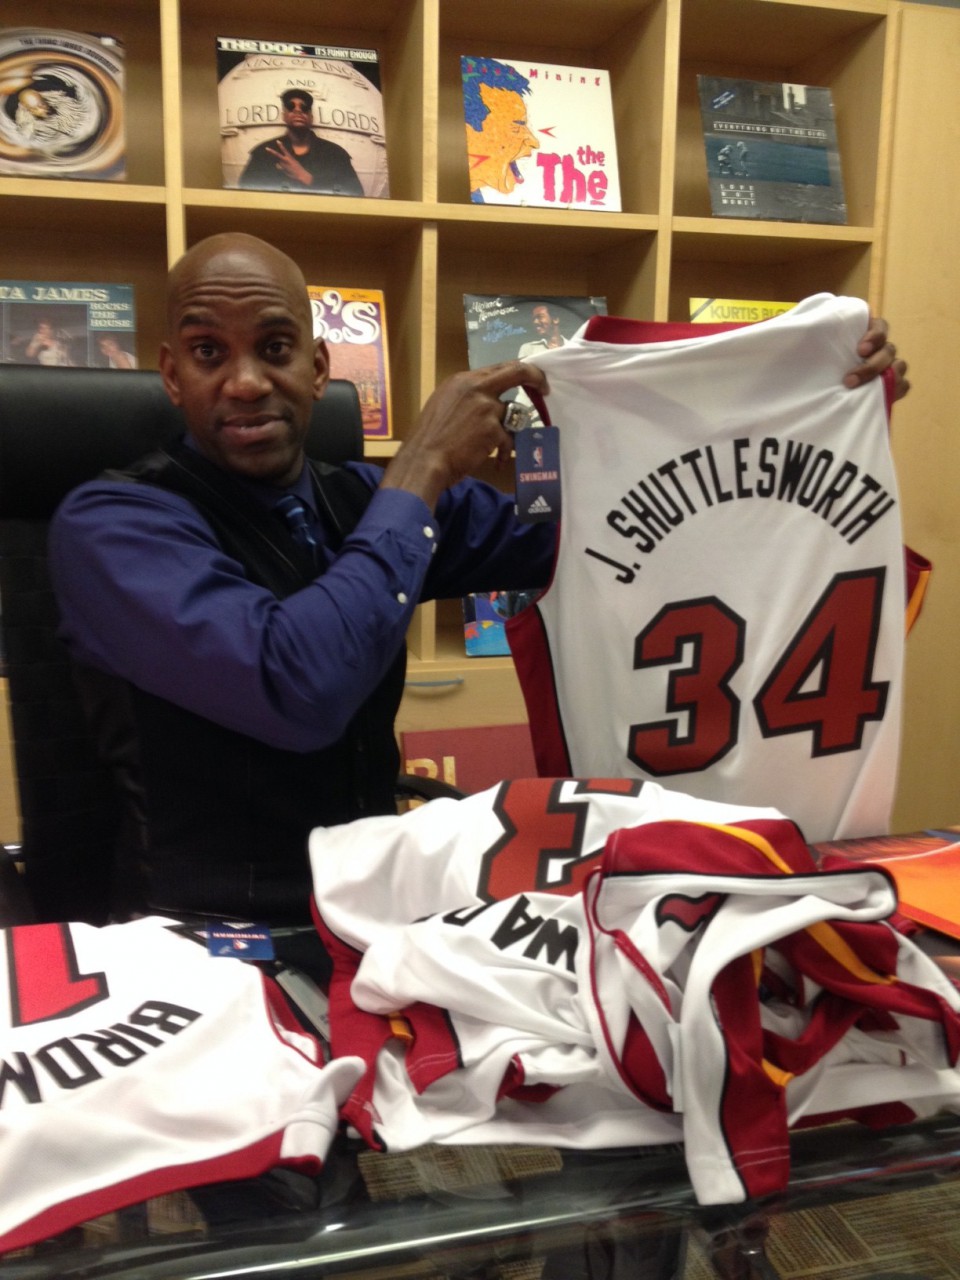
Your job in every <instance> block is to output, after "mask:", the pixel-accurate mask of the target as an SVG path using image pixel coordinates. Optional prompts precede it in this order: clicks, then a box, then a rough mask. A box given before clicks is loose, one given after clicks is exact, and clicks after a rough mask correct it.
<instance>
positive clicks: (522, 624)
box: [506, 604, 572, 778]
mask: <svg viewBox="0 0 960 1280" xmlns="http://www.w3.org/2000/svg"><path fill="white" fill-rule="evenodd" d="M506 632H507V639H508V640H509V643H510V652H511V654H512V655H513V665H514V667H515V668H516V672H517V677H518V679H519V681H520V690H521V692H522V693H523V700H524V702H525V704H526V707H527V717H528V719H529V721H530V728H531V730H533V733H532V735H531V736H532V740H533V758H534V761H535V762H536V766H537V773H538V775H539V776H540V777H541V778H564V777H569V776H570V774H571V772H572V770H571V766H570V753H569V751H568V750H567V742H566V738H565V736H564V732H563V722H562V720H561V718H560V704H559V702H558V701H557V681H556V679H555V678H554V674H553V661H552V659H551V656H550V643H549V641H548V639H547V632H546V628H545V627H544V625H543V618H542V617H541V615H540V610H539V609H538V608H537V606H536V605H535V604H532V605H531V606H530V607H529V608H528V609H523V610H521V612H520V613H517V614H514V616H513V617H512V618H508V619H507V621H506Z"/></svg>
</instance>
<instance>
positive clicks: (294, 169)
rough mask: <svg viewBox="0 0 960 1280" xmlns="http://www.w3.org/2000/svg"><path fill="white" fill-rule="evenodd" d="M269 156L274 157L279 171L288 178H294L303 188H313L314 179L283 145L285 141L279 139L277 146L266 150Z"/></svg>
mask: <svg viewBox="0 0 960 1280" xmlns="http://www.w3.org/2000/svg"><path fill="white" fill-rule="evenodd" d="M266 151H267V155H271V156H273V158H274V160H276V162H277V169H278V170H279V171H280V173H282V174H285V175H286V177H288V178H292V179H293V181H294V182H299V183H300V185H301V186H304V187H312V186H313V178H312V177H311V176H310V174H309V173H308V172H307V170H306V169H305V168H304V167H303V165H302V164H301V163H300V161H299V160H298V159H297V157H296V156H295V155H294V154H293V152H292V151H288V150H287V149H286V147H285V146H284V145H283V139H282V138H278V139H277V141H276V144H275V145H274V146H272V147H267V148H266Z"/></svg>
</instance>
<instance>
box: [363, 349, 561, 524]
mask: <svg viewBox="0 0 960 1280" xmlns="http://www.w3.org/2000/svg"><path fill="white" fill-rule="evenodd" d="M521 385H523V386H527V387H532V388H533V389H534V390H535V391H539V392H541V393H542V394H545V393H546V391H547V379H546V377H545V375H544V374H543V373H541V371H540V370H539V369H537V368H536V367H535V366H534V365H531V364H525V363H523V362H521V361H520V360H508V361H505V362H504V363H503V364H493V365H488V366H487V367H486V368H484V369H473V370H471V371H470V372H469V373H456V374H454V375H453V377H452V378H447V379H446V381H444V382H441V384H440V385H439V386H438V387H437V389H436V390H435V391H434V393H433V395H431V396H430V398H429V400H427V403H426V404H425V405H424V406H423V412H422V413H421V415H420V423H419V425H418V427H417V429H416V431H415V432H414V434H413V435H412V436H411V437H410V439H409V440H407V441H406V442H405V443H404V445H403V446H402V447H401V449H400V450H399V451H398V453H397V454H396V456H395V457H394V458H393V460H392V461H391V463H390V465H389V466H388V467H387V469H386V472H385V473H384V477H383V481H382V485H383V487H384V488H392V489H407V490H409V491H410V492H412V493H416V494H418V495H419V496H420V497H421V498H423V500H424V501H425V502H426V503H427V505H428V506H429V507H430V508H431V509H432V508H433V507H435V506H436V503H437V499H438V498H439V497H440V494H441V493H442V492H443V491H444V489H448V488H449V487H450V486H451V485H452V484H456V483H457V481H458V480H462V479H463V478H464V476H467V475H470V473H471V472H473V471H475V470H476V469H477V468H478V467H479V466H480V465H481V464H482V463H483V462H484V461H485V460H486V459H487V458H488V457H489V456H490V455H491V454H496V455H497V459H498V462H503V461H505V460H506V459H507V458H508V457H509V456H510V453H511V451H512V449H513V438H512V437H511V436H510V435H509V434H508V433H507V432H506V431H505V430H504V428H503V414H504V409H505V405H504V404H503V402H502V401H501V400H500V398H499V397H500V396H501V395H502V394H503V392H504V391H509V390H510V388H511V387H519V386H521Z"/></svg>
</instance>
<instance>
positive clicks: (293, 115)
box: [283, 97, 313, 129]
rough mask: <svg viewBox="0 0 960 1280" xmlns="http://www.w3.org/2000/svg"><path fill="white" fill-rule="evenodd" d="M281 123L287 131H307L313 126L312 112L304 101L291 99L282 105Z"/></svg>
mask: <svg viewBox="0 0 960 1280" xmlns="http://www.w3.org/2000/svg"><path fill="white" fill-rule="evenodd" d="M283 123H284V124H285V125H286V126H287V128H288V129H309V128H310V126H311V125H312V124H313V112H312V110H311V109H310V107H308V106H307V103H306V99H304V98H297V97H292V98H288V99H287V100H286V102H285V103H284V104H283Z"/></svg>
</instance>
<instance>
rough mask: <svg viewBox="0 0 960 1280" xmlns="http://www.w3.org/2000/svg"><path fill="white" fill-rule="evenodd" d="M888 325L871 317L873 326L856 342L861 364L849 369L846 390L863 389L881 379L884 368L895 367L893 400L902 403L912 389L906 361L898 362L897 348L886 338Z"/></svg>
mask: <svg viewBox="0 0 960 1280" xmlns="http://www.w3.org/2000/svg"><path fill="white" fill-rule="evenodd" d="M887 331H888V325H887V322H886V320H883V319H880V318H879V317H876V316H871V318H870V327H869V329H867V332H866V333H865V334H864V335H863V337H862V338H861V339H860V341H859V342H858V343H857V355H859V356H861V357H862V363H861V364H858V365H857V367H856V368H855V369H850V370H849V371H848V372H847V373H845V374H844V376H843V385H844V386H845V387H851V388H853V387H862V386H863V385H864V383H866V382H870V381H871V380H872V379H873V378H876V377H879V375H880V374H881V373H883V371H884V369H887V368H891V367H892V368H893V373H894V386H893V398H894V400H902V399H903V397H904V396H905V395H906V394H907V392H908V391H909V390H910V383H909V382H908V381H907V362H906V361H905V360H898V359H897V348H896V347H895V346H894V345H893V343H892V342H890V341H888V339H887Z"/></svg>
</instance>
